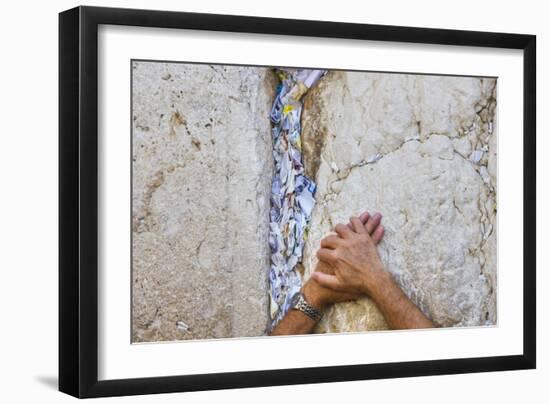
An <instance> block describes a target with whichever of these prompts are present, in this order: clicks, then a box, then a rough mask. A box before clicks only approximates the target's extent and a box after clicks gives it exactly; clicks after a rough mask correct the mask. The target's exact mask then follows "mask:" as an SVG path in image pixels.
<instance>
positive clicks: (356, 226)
mask: <svg viewBox="0 0 550 404" xmlns="http://www.w3.org/2000/svg"><path fill="white" fill-rule="evenodd" d="M350 222H351V225H352V226H353V230H354V231H355V232H356V233H357V234H365V233H366V232H367V230H366V229H365V225H364V224H363V223H362V222H361V220H360V219H359V218H358V217H355V216H352V217H351V219H350Z"/></svg>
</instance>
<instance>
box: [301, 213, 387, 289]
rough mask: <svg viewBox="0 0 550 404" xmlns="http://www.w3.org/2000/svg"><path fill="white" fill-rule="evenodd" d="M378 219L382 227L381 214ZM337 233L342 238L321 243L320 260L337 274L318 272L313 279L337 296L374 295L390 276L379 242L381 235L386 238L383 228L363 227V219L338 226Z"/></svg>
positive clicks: (326, 239)
mask: <svg viewBox="0 0 550 404" xmlns="http://www.w3.org/2000/svg"><path fill="white" fill-rule="evenodd" d="M374 217H377V218H378V223H380V219H381V217H382V216H381V215H380V214H378V213H377V214H376V215H374V216H373V218H374ZM373 223H375V222H374V220H373ZM335 231H336V233H337V234H338V235H337V236H336V235H331V236H328V237H326V238H324V239H323V240H321V248H320V249H319V250H318V251H317V257H318V258H319V260H320V261H321V262H323V263H325V264H327V265H329V266H330V267H332V268H333V269H334V273H333V274H330V273H324V272H320V271H315V272H314V273H313V274H312V279H314V280H315V281H316V282H317V283H318V284H319V285H320V286H323V287H325V288H328V289H332V290H334V291H336V292H340V293H344V294H350V293H351V294H357V295H363V294H371V292H372V291H373V289H374V287H375V286H376V285H377V284H378V283H379V280H380V278H381V277H385V276H387V273H386V272H385V271H384V266H383V264H382V261H381V260H380V256H379V255H378V251H377V248H376V244H377V243H376V242H375V240H377V239H378V241H379V233H380V232H381V233H382V234H383V227H382V228H381V230H379V229H378V228H374V227H373V225H372V224H371V225H370V226H369V222H368V221H367V223H366V224H363V222H361V219H360V218H358V217H352V218H351V221H350V225H343V224H338V225H336V227H335ZM380 238H381V236H380Z"/></svg>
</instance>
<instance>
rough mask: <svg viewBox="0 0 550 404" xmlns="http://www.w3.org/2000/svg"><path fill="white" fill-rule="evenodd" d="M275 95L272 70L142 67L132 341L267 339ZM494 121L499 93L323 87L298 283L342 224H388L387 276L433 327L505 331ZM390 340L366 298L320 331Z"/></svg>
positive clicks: (310, 142)
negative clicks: (369, 333)
mask: <svg viewBox="0 0 550 404" xmlns="http://www.w3.org/2000/svg"><path fill="white" fill-rule="evenodd" d="M275 85H276V80H275V77H274V75H273V73H272V72H271V71H270V70H269V69H263V68H247V67H237V66H234V67H231V66H215V65H212V66H208V65H191V64H179V63H151V62H134V63H133V144H132V146H133V179H132V185H133V194H132V219H133V221H132V231H133V250H132V251H133V261H132V262H133V269H132V270H133V272H132V274H133V285H132V298H133V301H132V306H133V309H132V340H133V341H134V342H143V341H167V340H180V339H204V338H224V337H246V336H260V335H263V334H264V333H265V330H266V326H267V323H268V318H269V315H268V301H267V273H268V268H269V247H268V241H267V236H268V220H269V219H268V216H269V215H268V211H269V193H270V185H271V177H272V173H273V168H272V165H273V163H272V144H271V134H270V121H269V110H270V107H271V102H272V101H273V96H274V94H275ZM495 107H496V80H495V79H482V78H463V77H439V76H426V75H424V76H420V75H402V74H377V73H351V72H340V71H331V72H329V73H328V74H327V75H326V76H325V77H324V78H322V79H321V81H320V83H319V84H318V85H317V87H315V88H313V89H312V90H310V92H309V93H308V94H307V96H306V99H305V102H304V113H303V120H302V123H303V133H302V144H303V152H304V163H305V167H306V174H307V175H308V176H310V177H312V178H314V179H315V181H316V182H317V184H318V191H317V196H316V199H317V205H316V207H315V209H314V211H313V216H312V222H311V229H310V233H309V238H308V241H307V244H306V247H305V251H304V256H305V258H304V262H303V267H304V268H303V269H304V279H307V278H308V277H309V275H310V274H311V272H312V271H313V269H314V268H315V264H316V258H315V252H316V250H317V248H318V246H319V241H320V239H321V238H323V237H324V236H325V235H327V234H328V233H329V232H330V230H331V228H332V226H333V225H335V224H336V223H338V222H347V221H348V220H349V216H350V215H352V214H359V213H360V212H362V211H363V210H365V209H368V210H370V211H380V212H381V213H382V214H383V215H384V219H383V223H384V225H385V227H386V234H385V237H384V240H383V241H382V243H381V244H380V253H381V256H382V259H383V262H384V263H385V265H386V268H387V269H388V270H389V271H391V273H392V274H393V275H394V277H395V279H396V280H397V282H398V283H399V284H400V285H401V286H402V288H403V290H404V291H405V293H406V294H407V295H408V296H409V297H411V299H412V300H413V301H414V302H415V303H416V304H417V305H418V306H419V307H420V308H421V309H422V310H423V311H424V312H425V313H426V314H427V315H428V316H429V317H430V318H432V319H433V320H434V322H435V323H436V324H438V325H440V326H446V327H447V326H475V325H490V324H496V320H497V310H496V286H497V285H496V212H497V208H496V206H497V203H496V152H497V143H496V128H495V126H496V125H495V122H496V117H495V113H496V112H495V110H496V108H495ZM121 164H123V162H121ZM178 322H180V323H179V326H178ZM384 328H386V324H385V322H384V319H383V318H382V316H381V314H380V312H379V311H378V309H377V308H376V306H375V305H374V304H373V303H372V302H371V301H370V300H369V299H368V298H365V299H362V300H360V301H358V302H354V303H344V304H339V305H337V306H335V307H334V308H332V309H331V310H330V311H329V312H328V313H327V315H326V316H325V317H324V319H323V320H322V322H321V323H320V324H319V326H318V327H317V330H316V331H317V332H339V331H364V330H377V329H384Z"/></svg>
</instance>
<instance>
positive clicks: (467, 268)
mask: <svg viewBox="0 0 550 404" xmlns="http://www.w3.org/2000/svg"><path fill="white" fill-rule="evenodd" d="M495 106H496V80H495V79H482V78H464V77H441V76H425V75H424V76H420V75H402V74H375V73H352V72H339V71H332V72H329V73H328V75H327V76H326V77H325V78H324V79H323V80H322V81H321V83H320V85H319V86H318V87H317V88H315V89H314V90H312V91H311V92H310V93H308V95H307V99H306V102H305V110H304V116H303V134H302V136H303V137H302V140H303V145H304V154H305V156H304V158H305V164H306V167H307V169H308V170H309V175H311V176H313V177H314V178H315V180H316V182H317V184H318V191H317V198H316V199H317V201H318V202H317V205H316V207H315V209H314V212H313V217H312V223H311V231H310V237H309V239H308V242H307V244H306V247H305V259H304V267H305V275H304V277H305V278H307V277H309V275H310V274H311V272H312V271H313V270H314V267H315V264H316V257H315V252H316V250H317V248H318V246H319V241H320V239H321V238H323V237H324V236H325V235H327V234H328V233H329V232H330V230H331V228H332V227H333V225H335V224H336V223H338V222H343V223H346V222H347V221H348V220H349V217H350V215H357V214H359V213H360V212H362V211H363V210H366V209H367V210H370V211H379V212H381V213H382V214H383V215H384V218H383V224H384V226H385V228H386V234H385V237H384V240H383V241H382V243H381V244H380V247H379V249H380V253H381V256H382V260H383V262H384V263H385V265H386V268H387V269H388V270H389V271H390V272H391V273H392V274H393V275H394V277H395V279H396V280H397V282H398V283H399V284H400V285H401V287H402V288H403V289H404V291H405V293H406V294H407V295H408V296H409V297H410V298H411V299H412V300H413V301H414V302H415V303H416V304H417V305H418V306H419V307H420V308H421V309H422V310H423V311H424V312H425V313H426V314H427V315H428V316H429V317H430V318H431V319H432V320H433V321H434V322H435V323H436V324H437V325H439V326H445V327H448V326H475V325H488V324H495V323H496V211H497V209H496V196H495V195H496V194H495V189H496V152H497V148H496V133H495V120H494V118H495V116H494V115H495ZM384 328H386V324H385V322H384V320H383V318H382V316H381V315H380V313H379V311H378V309H377V308H376V306H375V305H374V304H373V303H372V302H371V301H370V300H369V299H368V298H365V299H363V300H361V301H358V302H354V303H343V304H339V305H337V306H335V307H333V308H332V309H331V310H330V311H329V313H327V315H326V316H325V318H324V319H323V320H322V322H321V323H320V325H319V326H318V328H317V331H318V332H339V331H361V330H376V329H384Z"/></svg>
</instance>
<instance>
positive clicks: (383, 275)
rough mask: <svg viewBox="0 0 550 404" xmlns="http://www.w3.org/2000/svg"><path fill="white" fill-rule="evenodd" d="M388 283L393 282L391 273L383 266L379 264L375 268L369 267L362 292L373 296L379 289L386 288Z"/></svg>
mask: <svg viewBox="0 0 550 404" xmlns="http://www.w3.org/2000/svg"><path fill="white" fill-rule="evenodd" d="M390 283H393V278H392V276H391V274H390V273H389V272H387V271H386V270H385V269H384V267H383V266H379V267H376V269H371V270H370V271H369V276H368V277H365V280H364V282H363V287H362V292H363V293H365V294H366V295H369V296H370V297H371V298H374V297H375V296H376V295H377V293H378V292H379V291H380V290H383V289H385V288H387V287H388V284H390Z"/></svg>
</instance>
